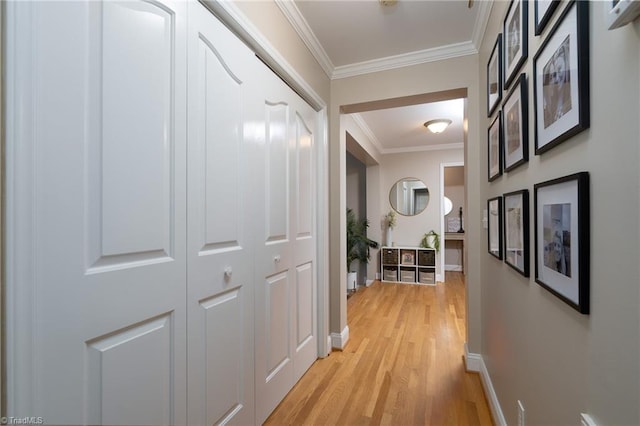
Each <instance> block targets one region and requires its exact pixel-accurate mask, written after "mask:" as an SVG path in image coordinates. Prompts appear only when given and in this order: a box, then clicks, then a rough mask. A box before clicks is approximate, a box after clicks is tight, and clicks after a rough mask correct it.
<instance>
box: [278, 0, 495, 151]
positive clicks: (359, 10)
mask: <svg viewBox="0 0 640 426" xmlns="http://www.w3.org/2000/svg"><path fill="white" fill-rule="evenodd" d="M276 2H277V4H278V5H279V6H280V8H281V10H282V11H283V13H284V14H285V16H287V18H288V19H289V21H290V22H291V23H292V25H293V26H294V28H296V29H297V31H298V33H299V34H300V36H301V37H302V39H303V40H304V42H305V44H306V45H307V46H308V47H309V49H310V51H311V52H312V53H313V55H314V56H315V57H316V59H317V60H318V62H319V63H320V64H321V66H322V67H323V69H324V70H325V72H326V73H327V75H328V76H329V78H332V79H337V78H344V77H349V76H353V75H359V74H365V73H369V72H375V71H380V70H385V69H392V68H398V67H402V66H407V65H414V64H418V63H424V62H430V61H436V60H441V59H446V58H451V57H456V56H463V55H470V54H475V53H477V48H478V46H479V44H480V42H481V39H482V36H483V34H484V30H485V28H486V22H487V19H488V16H489V13H490V11H491V2H490V1H485V0H475V1H474V2H473V3H474V4H473V7H472V8H468V0H444V1H443V0H438V1H436V0H399V1H398V2H397V3H396V4H395V5H392V6H384V5H382V4H381V2H380V1H379V0H341V1H336V0H295V1H291V0H276ZM354 118H355V119H356V121H357V122H359V123H360V125H361V127H363V130H364V131H365V133H368V134H369V135H370V136H371V138H372V140H373V142H374V144H377V145H378V148H379V150H380V151H381V153H393V152H406V151H416V150H424V149H439V148H440V149H441V148H447V147H450V148H452V147H458V146H462V143H463V140H464V139H463V101H462V100H454V101H446V102H437V103H431V104H422V105H414V106H407V107H399V108H392V109H385V110H376V111H367V112H361V113H359V114H355V117H354ZM436 118H449V119H451V120H452V121H453V123H452V125H451V126H449V128H448V129H447V130H446V131H445V132H444V133H442V134H439V135H434V134H432V133H431V132H429V131H427V129H426V128H425V127H424V126H423V123H424V122H425V121H428V120H432V119H436Z"/></svg>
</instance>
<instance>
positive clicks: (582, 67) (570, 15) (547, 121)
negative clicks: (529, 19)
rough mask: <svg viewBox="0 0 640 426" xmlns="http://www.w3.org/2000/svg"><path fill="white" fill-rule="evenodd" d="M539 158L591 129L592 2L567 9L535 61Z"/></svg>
mask: <svg viewBox="0 0 640 426" xmlns="http://www.w3.org/2000/svg"><path fill="white" fill-rule="evenodd" d="M533 90H534V97H533V100H534V109H535V126H536V128H535V138H536V142H535V145H536V149H535V151H536V154H541V153H543V152H545V151H547V150H549V149H551V148H553V147H554V146H556V145H558V144H559V143H561V142H564V141H566V140H567V139H569V138H570V137H572V136H575V135H576V134H578V133H580V132H581V131H583V130H585V129H587V128H588V127H589V2H586V1H572V2H571V3H569V5H568V6H567V7H566V8H565V10H564V12H563V13H562V15H561V16H560V17H559V18H558V22H556V24H555V25H554V27H553V29H552V30H551V33H550V34H549V36H548V37H547V39H546V40H545V41H544V43H543V44H542V46H541V47H540V49H539V50H538V53H536V56H535V57H534V60H533Z"/></svg>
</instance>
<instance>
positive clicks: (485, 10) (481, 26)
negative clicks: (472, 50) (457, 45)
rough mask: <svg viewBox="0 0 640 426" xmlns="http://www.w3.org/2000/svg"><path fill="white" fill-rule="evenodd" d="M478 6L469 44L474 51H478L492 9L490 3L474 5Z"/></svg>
mask: <svg viewBox="0 0 640 426" xmlns="http://www.w3.org/2000/svg"><path fill="white" fill-rule="evenodd" d="M476 4H477V5H478V17H477V18H476V22H475V25H474V26H473V33H472V35H471V42H472V43H473V45H474V46H475V47H476V50H478V51H480V46H481V45H482V40H483V39H484V34H485V32H486V31H487V24H488V23H489V17H490V16H491V8H492V7H493V2H492V1H481V2H477V3H476Z"/></svg>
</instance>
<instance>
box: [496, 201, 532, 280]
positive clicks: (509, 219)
mask: <svg viewBox="0 0 640 426" xmlns="http://www.w3.org/2000/svg"><path fill="white" fill-rule="evenodd" d="M502 199H503V200H502V202H503V204H504V262H505V263H506V264H507V265H509V266H510V267H511V268H513V269H514V270H516V271H518V273H520V274H521V275H523V276H525V277H528V276H529V190H528V189H522V190H520V191H513V192H508V193H506V194H503V196H502Z"/></svg>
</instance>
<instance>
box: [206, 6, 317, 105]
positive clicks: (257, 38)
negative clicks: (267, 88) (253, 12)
mask: <svg viewBox="0 0 640 426" xmlns="http://www.w3.org/2000/svg"><path fill="white" fill-rule="evenodd" d="M199 1H200V3H201V4H203V5H204V6H205V7H207V8H208V9H209V10H210V11H211V12H212V13H213V14H214V15H215V16H217V17H218V18H219V19H220V20H221V21H222V22H223V23H224V24H225V25H226V26H227V27H228V28H229V29H230V30H231V31H232V32H233V33H234V34H235V35H236V36H238V37H239V38H240V40H242V41H243V42H244V43H245V44H246V45H247V46H249V48H250V49H251V50H253V51H254V52H255V53H256V55H257V56H258V57H259V58H260V59H261V60H262V61H263V62H265V63H266V64H267V66H269V67H270V68H271V69H272V70H273V71H274V72H275V73H276V74H277V75H278V76H280V78H282V79H283V80H284V81H285V82H286V83H287V84H288V85H289V87H291V88H292V89H293V90H294V91H295V92H296V93H298V95H300V96H301V97H302V98H303V99H304V100H305V101H307V102H308V103H309V104H310V105H311V106H312V107H313V108H314V109H315V110H316V111H320V110H322V109H324V108H326V107H327V105H326V103H325V101H324V100H323V99H322V98H321V97H320V95H318V94H317V93H316V91H315V90H314V89H313V87H311V86H310V85H309V84H308V83H307V82H306V81H305V79H304V78H302V76H301V75H300V74H298V72H297V71H296V69H295V68H294V67H293V66H291V64H289V62H288V61H287V60H286V59H285V57H284V56H282V55H281V54H280V52H279V51H278V50H277V49H276V48H275V47H274V46H273V45H272V44H271V43H270V42H269V40H268V39H267V38H266V37H265V36H264V35H263V34H262V33H261V32H260V30H258V28H257V27H256V26H255V25H254V24H253V23H252V22H251V20H249V18H247V16H246V15H245V14H244V13H243V12H242V11H241V10H240V8H238V6H236V5H235V4H234V2H233V1H217V0H199Z"/></svg>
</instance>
